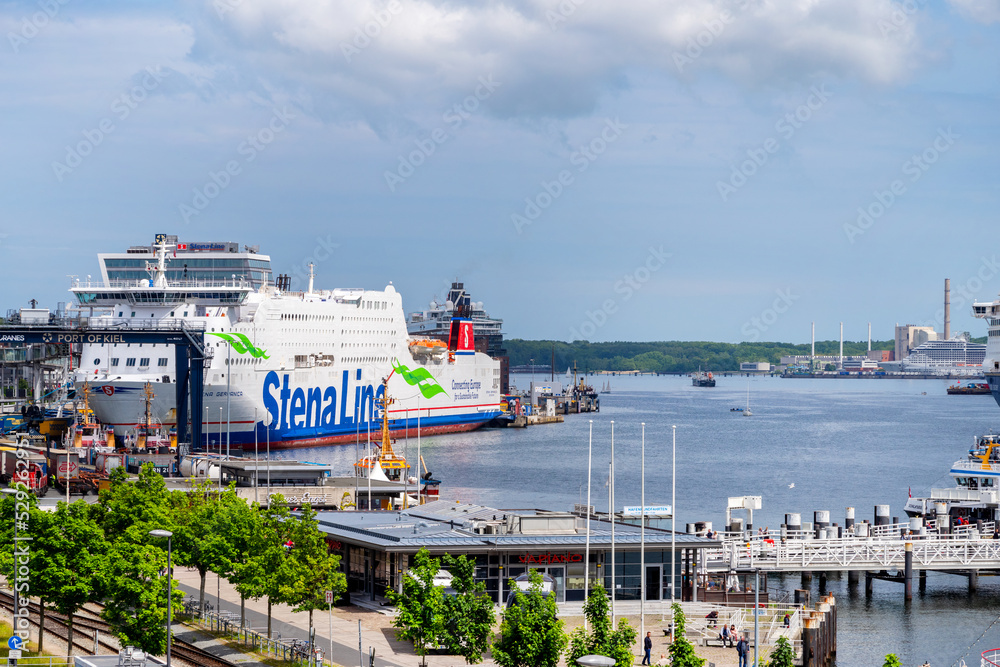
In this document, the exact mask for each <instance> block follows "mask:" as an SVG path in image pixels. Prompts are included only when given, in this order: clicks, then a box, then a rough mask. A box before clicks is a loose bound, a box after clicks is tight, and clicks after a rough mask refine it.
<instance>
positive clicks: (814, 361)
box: [809, 322, 816, 371]
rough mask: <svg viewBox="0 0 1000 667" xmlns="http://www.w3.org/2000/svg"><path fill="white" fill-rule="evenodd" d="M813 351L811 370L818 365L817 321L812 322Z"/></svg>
mask: <svg viewBox="0 0 1000 667" xmlns="http://www.w3.org/2000/svg"><path fill="white" fill-rule="evenodd" d="M812 324H813V326H812V351H811V352H810V353H809V370H810V371H811V370H812V369H813V366H815V365H816V323H815V322H813V323H812Z"/></svg>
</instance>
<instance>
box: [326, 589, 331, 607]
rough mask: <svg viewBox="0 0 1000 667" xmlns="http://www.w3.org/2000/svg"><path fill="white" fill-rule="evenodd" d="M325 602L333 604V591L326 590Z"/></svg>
mask: <svg viewBox="0 0 1000 667" xmlns="http://www.w3.org/2000/svg"><path fill="white" fill-rule="evenodd" d="M326 603H327V604H333V591H327V592H326Z"/></svg>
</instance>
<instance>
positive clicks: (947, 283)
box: [944, 278, 951, 340]
mask: <svg viewBox="0 0 1000 667" xmlns="http://www.w3.org/2000/svg"><path fill="white" fill-rule="evenodd" d="M944 339H945V340H951V278H945V279H944Z"/></svg>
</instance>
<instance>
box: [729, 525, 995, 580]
mask: <svg viewBox="0 0 1000 667" xmlns="http://www.w3.org/2000/svg"><path fill="white" fill-rule="evenodd" d="M970 528H971V530H966V531H963V533H962V534H959V535H951V536H937V535H929V536H914V538H913V539H912V540H909V539H908V540H906V541H904V540H901V539H899V538H898V537H897V538H891V539H884V538H883V539H879V538H874V537H873V538H855V537H850V538H846V537H845V538H841V539H833V540H786V541H785V542H782V541H781V540H775V542H774V544H773V545H772V544H770V543H767V542H759V541H754V542H750V543H748V544H739V543H725V544H723V547H722V549H721V554H720V553H716V554H715V555H714V556H715V557H714V558H710V560H711V561H712V562H714V563H720V562H721V564H723V565H724V566H728V567H731V568H748V569H753V568H760V569H763V570H824V569H826V570H845V569H846V570H873V569H875V570H883V569H894V568H895V569H901V568H902V567H903V565H904V562H905V547H906V544H907V542H908V541H909V542H911V543H912V545H913V564H914V567H916V568H917V569H930V568H933V569H944V570H948V569H952V570H960V569H969V568H1000V540H993V539H981V536H980V534H979V532H978V531H976V530H975V527H974V526H972V527H970ZM991 532H992V531H991Z"/></svg>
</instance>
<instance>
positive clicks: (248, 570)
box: [239, 494, 295, 637]
mask: <svg viewBox="0 0 1000 667" xmlns="http://www.w3.org/2000/svg"><path fill="white" fill-rule="evenodd" d="M275 499H276V501H277V502H275V503H272V505H271V506H270V507H268V508H267V509H265V510H263V511H262V512H261V524H260V531H261V532H260V534H259V535H258V536H257V537H258V542H257V545H256V547H255V549H254V551H253V554H252V555H251V557H250V560H248V561H247V563H246V564H245V565H243V566H242V567H243V571H242V572H241V573H240V575H239V576H240V579H241V581H242V582H244V583H243V584H242V585H243V587H244V591H245V594H246V596H247V597H248V598H251V599H257V598H261V597H266V598H267V636H268V637H270V636H271V606H272V605H273V603H274V602H282V598H281V591H283V590H287V589H288V588H289V587H290V586H291V585H292V581H291V579H292V578H293V577H294V574H295V573H294V569H293V568H289V567H285V566H284V564H285V561H286V560H287V559H289V558H290V555H289V553H288V552H289V549H287V548H286V547H285V542H287V541H288V540H289V539H290V535H291V529H292V524H293V522H292V521H291V518H290V515H289V512H288V506H287V505H285V502H284V498H282V497H281V495H280V494H278V495H276V497H275ZM286 578H287V579H288V580H287V581H286Z"/></svg>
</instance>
